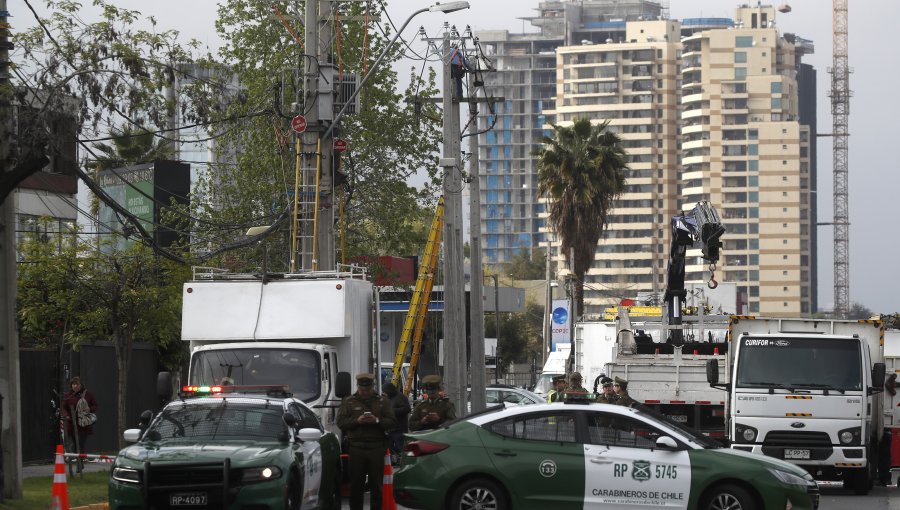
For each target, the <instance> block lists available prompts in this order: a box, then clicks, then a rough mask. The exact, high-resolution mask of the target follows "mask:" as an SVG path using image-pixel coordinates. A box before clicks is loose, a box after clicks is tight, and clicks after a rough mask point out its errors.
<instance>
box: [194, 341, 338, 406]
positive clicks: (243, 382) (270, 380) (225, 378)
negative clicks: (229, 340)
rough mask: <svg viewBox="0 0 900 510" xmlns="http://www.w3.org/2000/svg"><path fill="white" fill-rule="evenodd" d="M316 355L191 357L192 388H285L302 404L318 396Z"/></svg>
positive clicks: (260, 352) (249, 352)
mask: <svg viewBox="0 0 900 510" xmlns="http://www.w3.org/2000/svg"><path fill="white" fill-rule="evenodd" d="M321 372H322V371H321V368H320V363H319V355H318V353H316V351H313V350H309V349H251V348H240V349H214V350H208V351H198V352H196V353H194V355H193V356H191V372H190V384H191V385H194V386H204V385H215V384H220V385H223V386H233V385H238V386H269V385H284V384H286V385H288V386H289V388H290V389H289V391H290V392H291V393H293V394H294V396H295V397H296V398H299V399H301V400H303V401H304V402H311V401H313V400H315V399H316V398H318V396H319V387H320V384H319V382H320V381H319V378H320V374H321Z"/></svg>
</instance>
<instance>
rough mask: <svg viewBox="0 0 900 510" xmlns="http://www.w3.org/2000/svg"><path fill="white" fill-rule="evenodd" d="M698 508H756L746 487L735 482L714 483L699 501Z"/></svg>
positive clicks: (707, 509) (703, 509)
mask: <svg viewBox="0 0 900 510" xmlns="http://www.w3.org/2000/svg"><path fill="white" fill-rule="evenodd" d="M699 509H700V510H756V509H757V505H756V499H754V498H753V495H752V494H750V493H749V492H748V491H747V489H744V488H743V487H741V486H739V485H735V484H730V483H726V484H722V485H716V486H715V487H712V488H711V489H708V490H707V491H706V493H705V494H704V495H703V499H702V500H701V501H700V507H699Z"/></svg>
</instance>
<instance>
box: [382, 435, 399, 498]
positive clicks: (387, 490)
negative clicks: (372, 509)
mask: <svg viewBox="0 0 900 510" xmlns="http://www.w3.org/2000/svg"><path fill="white" fill-rule="evenodd" d="M381 510H397V502H396V501H394V466H392V465H391V450H390V449H388V451H387V452H385V454H384V481H383V482H382V485H381Z"/></svg>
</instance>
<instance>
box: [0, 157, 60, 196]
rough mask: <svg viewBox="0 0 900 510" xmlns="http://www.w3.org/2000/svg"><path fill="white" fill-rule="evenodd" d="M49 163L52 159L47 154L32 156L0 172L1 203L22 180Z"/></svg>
mask: <svg viewBox="0 0 900 510" xmlns="http://www.w3.org/2000/svg"><path fill="white" fill-rule="evenodd" d="M49 163H50V159H49V158H47V156H38V157H32V158H28V159H26V160H25V161H22V162H21V163H19V164H18V165H16V166H14V167H13V168H12V169H11V170H9V171H8V172H0V203H2V202H3V201H4V200H6V197H7V196H8V195H9V194H10V193H12V191H13V190H14V189H16V187H17V186H18V185H19V183H20V182H22V181H24V180H25V179H26V178H27V177H28V176H30V175H31V174H34V173H36V172H39V171H40V170H41V169H42V168H44V167H45V166H47V165H48V164H49Z"/></svg>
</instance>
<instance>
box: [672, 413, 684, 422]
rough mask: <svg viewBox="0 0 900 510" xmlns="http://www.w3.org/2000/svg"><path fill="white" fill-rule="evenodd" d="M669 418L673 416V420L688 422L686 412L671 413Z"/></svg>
mask: <svg viewBox="0 0 900 510" xmlns="http://www.w3.org/2000/svg"><path fill="white" fill-rule="evenodd" d="M669 418H671V419H672V421H676V422H678V423H687V415H685V414H672V415H669Z"/></svg>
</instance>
